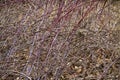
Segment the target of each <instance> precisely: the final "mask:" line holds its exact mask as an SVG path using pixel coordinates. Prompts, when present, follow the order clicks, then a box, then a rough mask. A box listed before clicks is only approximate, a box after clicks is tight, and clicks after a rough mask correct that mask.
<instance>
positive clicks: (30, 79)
mask: <svg viewBox="0 0 120 80" xmlns="http://www.w3.org/2000/svg"><path fill="white" fill-rule="evenodd" d="M0 72H12V73H17V74H20V75H22V76H24V77H26V78H28V79H29V80H32V78H31V77H29V76H27V75H26V74H24V73H22V72H19V71H14V70H0Z"/></svg>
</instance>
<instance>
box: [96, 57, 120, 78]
mask: <svg viewBox="0 0 120 80" xmlns="http://www.w3.org/2000/svg"><path fill="white" fill-rule="evenodd" d="M119 58H120V56H119V57H118V58H116V59H115V60H114V61H113V62H112V63H111V64H109V66H108V65H106V66H105V67H106V68H104V71H103V73H102V74H101V76H100V77H99V78H98V80H102V78H104V76H106V74H107V71H108V70H109V68H110V67H111V66H112V65H113V64H115V63H116V61H117V60H118V59H119Z"/></svg>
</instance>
